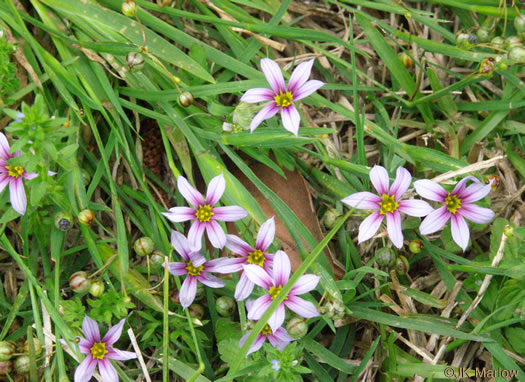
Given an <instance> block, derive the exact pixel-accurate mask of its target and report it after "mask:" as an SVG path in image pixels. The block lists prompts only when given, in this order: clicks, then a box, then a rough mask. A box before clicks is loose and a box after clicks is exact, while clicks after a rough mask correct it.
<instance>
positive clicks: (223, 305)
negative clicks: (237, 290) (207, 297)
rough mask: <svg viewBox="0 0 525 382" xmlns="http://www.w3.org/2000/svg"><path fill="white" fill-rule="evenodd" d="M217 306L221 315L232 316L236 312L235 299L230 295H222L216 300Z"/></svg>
mask: <svg viewBox="0 0 525 382" xmlns="http://www.w3.org/2000/svg"><path fill="white" fill-rule="evenodd" d="M215 308H216V309H217V313H219V314H220V315H221V316H223V317H228V316H231V315H232V314H233V312H235V301H234V300H233V298H231V297H229V296H221V297H219V298H218V299H217V300H216V301H215Z"/></svg>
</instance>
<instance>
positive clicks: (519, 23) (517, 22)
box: [514, 14, 525, 33]
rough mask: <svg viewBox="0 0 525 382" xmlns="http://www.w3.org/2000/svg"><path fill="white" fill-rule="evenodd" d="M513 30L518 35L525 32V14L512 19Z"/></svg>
mask: <svg viewBox="0 0 525 382" xmlns="http://www.w3.org/2000/svg"><path fill="white" fill-rule="evenodd" d="M514 28H516V32H518V33H523V32H525V14H519V15H517V16H516V18H514Z"/></svg>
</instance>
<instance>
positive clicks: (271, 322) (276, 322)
mask: <svg viewBox="0 0 525 382" xmlns="http://www.w3.org/2000/svg"><path fill="white" fill-rule="evenodd" d="M285 315H286V312H285V310H284V305H283V304H281V305H279V306H278V307H277V309H275V312H273V314H272V315H271V316H270V318H269V319H268V326H270V328H271V329H272V332H275V331H276V330H277V329H279V328H280V327H281V325H282V324H283V322H284V318H285Z"/></svg>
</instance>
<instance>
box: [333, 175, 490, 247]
mask: <svg viewBox="0 0 525 382" xmlns="http://www.w3.org/2000/svg"><path fill="white" fill-rule="evenodd" d="M370 181H371V182H372V185H373V186H374V188H375V189H376V191H377V193H378V195H376V194H372V193H371V192H366V191H365V192H357V193H355V194H351V195H349V196H347V197H346V198H344V199H343V200H342V202H343V203H345V204H347V205H349V206H350V207H353V208H358V209H362V210H373V211H374V212H372V213H371V214H370V215H369V216H368V217H367V218H366V219H365V220H363V222H362V223H361V225H360V226H359V234H358V241H359V243H361V242H363V241H365V240H368V239H370V238H371V237H373V236H374V235H375V233H376V232H377V230H378V229H379V227H380V226H381V223H382V222H383V219H384V218H385V217H386V225H387V232H388V236H389V237H390V240H392V243H393V244H394V245H395V246H396V247H397V248H401V247H402V246H403V233H402V232H401V215H400V212H402V213H404V214H407V215H409V216H417V217H423V216H426V218H425V219H424V220H423V222H422V223H421V225H420V226H419V231H420V232H421V234H422V235H428V234H431V233H434V232H436V231H439V230H440V229H442V228H443V227H444V226H445V224H447V222H448V221H449V220H450V222H451V232H452V238H453V239H454V241H455V242H456V243H457V244H458V245H459V246H460V247H461V248H462V249H463V251H465V249H466V248H467V245H468V241H469V237H470V233H469V228H468V225H467V222H466V221H465V218H466V219H468V220H470V221H473V222H474V223H478V224H486V223H489V222H490V221H491V220H492V219H493V218H494V212H493V211H491V210H490V209H488V208H482V207H479V206H477V205H475V204H473V202H476V201H478V200H481V199H483V198H484V197H485V196H487V195H488V193H489V192H490V190H491V187H492V181H491V182H490V183H489V184H487V185H485V184H483V183H481V182H480V181H479V180H478V179H476V178H474V177H472V176H467V177H466V178H464V179H462V180H461V181H460V182H459V183H458V184H457V185H456V186H455V187H454V189H453V190H452V191H451V192H447V191H446V190H445V189H444V188H443V187H441V186H440V185H439V184H437V183H435V182H433V181H431V180H428V179H423V180H417V181H415V182H414V188H415V189H416V192H417V193H418V194H419V195H420V196H422V197H424V198H425V199H428V200H431V201H434V202H438V203H439V204H440V207H439V208H438V209H437V210H434V209H433V208H432V207H431V206H430V204H428V203H427V202H425V201H423V200H415V199H410V200H400V199H401V197H402V196H403V194H404V193H405V192H406V191H407V190H408V187H409V186H410V184H411V182H412V176H411V175H410V173H409V172H408V171H407V170H406V169H405V168H403V167H400V168H398V169H397V174H396V178H395V180H394V183H392V186H391V187H389V183H390V179H389V177H388V173H387V171H386V170H385V168H384V167H381V166H377V165H376V166H374V167H373V168H372V170H370ZM468 181H472V182H473V184H471V185H469V186H468V187H467V182H468Z"/></svg>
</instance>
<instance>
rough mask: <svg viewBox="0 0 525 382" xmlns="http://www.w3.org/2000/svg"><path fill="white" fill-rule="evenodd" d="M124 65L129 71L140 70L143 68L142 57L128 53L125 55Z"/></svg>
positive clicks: (134, 53)
mask: <svg viewBox="0 0 525 382" xmlns="http://www.w3.org/2000/svg"><path fill="white" fill-rule="evenodd" d="M126 63H127V64H128V67H129V69H130V70H133V69H142V68H143V67H144V57H143V56H142V54H140V53H138V52H129V53H128V54H126Z"/></svg>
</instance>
